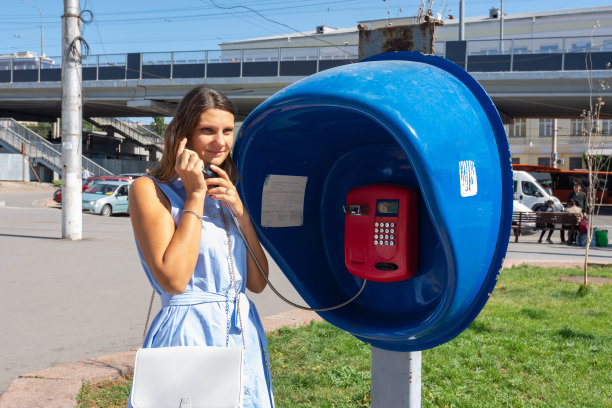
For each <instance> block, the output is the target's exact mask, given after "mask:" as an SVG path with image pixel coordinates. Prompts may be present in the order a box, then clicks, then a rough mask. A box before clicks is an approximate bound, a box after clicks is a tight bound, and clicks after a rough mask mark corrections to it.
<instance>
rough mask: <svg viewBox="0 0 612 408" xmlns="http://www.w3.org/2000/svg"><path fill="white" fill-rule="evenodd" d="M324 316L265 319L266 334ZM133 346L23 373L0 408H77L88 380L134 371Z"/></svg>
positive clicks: (301, 312) (3, 397) (302, 314)
mask: <svg viewBox="0 0 612 408" xmlns="http://www.w3.org/2000/svg"><path fill="white" fill-rule="evenodd" d="M312 321H317V322H321V321H323V319H322V318H321V317H320V316H319V315H317V314H316V313H314V312H308V311H304V310H299V309H295V310H290V311H288V312H284V313H279V314H275V315H272V316H267V317H264V318H262V319H261V322H262V324H263V327H264V331H265V332H266V333H269V332H273V331H275V330H278V329H280V328H282V327H300V326H303V325H306V324H308V323H310V322H312ZM136 350H137V349H132V350H128V351H123V352H119V353H114V354H107V355H104V356H101V357H95V358H90V359H86V360H82V361H77V362H74V363H68V364H63V365H59V366H55V367H50V368H45V369H43V370H39V371H34V372H31V373H26V374H23V375H20V376H19V377H18V378H16V379H15V380H13V381H12V382H11V383H10V384H9V386H8V388H7V389H6V390H5V391H4V393H3V394H2V395H0V408H15V407H19V408H74V407H76V397H77V395H78V393H79V391H80V389H81V386H82V385H83V382H84V381H87V382H89V383H93V384H95V383H99V382H101V381H105V380H110V379H112V378H113V377H119V376H125V375H129V374H131V373H133V372H134V358H135V356H136Z"/></svg>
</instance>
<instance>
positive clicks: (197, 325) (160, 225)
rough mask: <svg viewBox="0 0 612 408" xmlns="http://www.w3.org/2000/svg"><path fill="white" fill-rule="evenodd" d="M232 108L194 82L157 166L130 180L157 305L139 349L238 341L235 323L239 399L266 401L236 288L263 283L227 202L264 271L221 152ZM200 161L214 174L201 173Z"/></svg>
mask: <svg viewBox="0 0 612 408" xmlns="http://www.w3.org/2000/svg"><path fill="white" fill-rule="evenodd" d="M234 114H235V110H234V106H233V105H232V103H231V102H230V100H229V99H228V98H227V97H226V96H225V95H224V94H222V93H221V92H218V91H215V90H212V89H209V88H205V87H203V86H199V87H196V88H194V89H192V90H191V91H190V92H189V93H187V95H185V97H184V98H183V100H182V101H181V102H180V104H179V105H178V108H177V110H176V113H175V115H174V118H173V119H172V121H171V122H170V124H169V125H168V128H167V130H166V132H165V135H164V138H165V147H164V151H163V154H162V158H161V160H160V162H159V164H158V165H157V167H155V169H153V170H152V171H151V176H150V177H141V178H139V179H137V180H135V181H134V182H133V183H132V185H131V187H130V192H129V206H130V214H131V220H132V226H133V229H134V236H135V238H136V246H137V249H138V253H139V256H140V258H141V261H142V265H143V268H144V270H145V273H146V274H147V277H148V279H149V281H150V283H151V285H152V286H153V288H154V290H155V291H156V292H157V293H159V295H160V297H161V302H162V308H161V310H160V312H159V313H158V314H157V316H156V317H155V319H154V320H153V321H152V323H151V328H150V329H149V331H148V333H147V336H146V338H145V342H144V345H143V347H169V346H181V345H207V346H228V345H229V346H234V345H238V346H242V342H243V336H242V335H241V330H243V331H244V342H245V351H244V358H243V361H244V364H243V384H244V390H243V405H244V406H245V407H273V406H274V400H273V395H272V386H271V381H270V373H269V364H268V357H267V345H266V341H265V335H264V332H263V328H262V325H261V321H260V320H259V316H258V314H257V310H256V309H255V306H254V305H253V303H252V302H251V301H250V300H249V299H248V298H247V297H246V295H245V293H244V292H245V288H248V289H249V290H250V291H252V292H255V293H259V292H261V291H262V290H263V289H264V288H265V286H266V281H265V279H264V278H263V276H262V275H261V273H260V271H259V270H258V268H257V265H256V263H255V261H254V260H253V259H252V257H251V256H250V255H247V252H246V248H245V245H244V243H243V241H242V238H241V237H240V235H239V232H238V229H237V226H236V225H235V224H234V223H233V221H232V216H231V214H230V212H229V211H228V209H227V207H230V208H231V210H232V212H233V213H234V214H235V216H236V217H237V220H238V223H239V225H240V228H241V229H242V231H243V234H244V236H245V239H246V240H247V241H248V243H249V245H250V247H251V248H252V250H253V252H254V255H255V257H256V258H257V261H258V263H259V265H260V266H261V267H262V269H263V271H264V273H266V275H267V273H268V263H267V260H266V256H265V254H264V252H263V249H262V247H261V244H260V243H259V240H258V238H257V235H256V233H255V230H254V228H253V224H252V223H251V219H250V216H249V214H248V212H247V211H246V209H245V207H244V206H243V204H242V201H241V200H240V197H239V195H238V192H237V191H236V187H235V184H236V183H237V180H238V174H237V169H236V165H235V164H234V162H233V160H232V158H231V157H230V151H231V148H232V145H233V142H234ZM205 164H210V165H211V166H210V168H211V170H212V171H214V172H215V173H216V174H217V177H213V178H208V179H205V178H204V175H203V172H202V170H203V169H204V166H205ZM228 237H229V241H230V245H228V244H227V239H228ZM230 256H231V259H230ZM230 261H231V262H233V264H234V270H235V274H234V276H235V282H236V284H237V290H238V293H239V295H238V297H237V298H236V296H235V289H234V282H233V281H232V276H231V272H230V269H231V266H230ZM238 310H239V312H238ZM238 313H239V314H240V316H238ZM241 325H242V327H240V326H241Z"/></svg>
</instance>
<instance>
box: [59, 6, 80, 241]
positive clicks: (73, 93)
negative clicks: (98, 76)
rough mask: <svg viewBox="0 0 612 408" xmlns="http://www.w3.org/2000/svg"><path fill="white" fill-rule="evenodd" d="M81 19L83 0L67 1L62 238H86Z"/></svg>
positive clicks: (64, 45)
mask: <svg viewBox="0 0 612 408" xmlns="http://www.w3.org/2000/svg"><path fill="white" fill-rule="evenodd" d="M80 37H81V18H80V15H79V0H64V15H63V16H62V161H63V163H62V189H63V192H62V238H63V239H70V240H73V241H74V240H80V239H82V238H83V213H82V208H83V207H82V194H81V185H82V181H81V177H82V172H81V169H82V157H81V148H82V147H81V146H82V143H81V138H82V130H81V126H82V120H83V99H82V95H81V94H82V85H81V83H82V82H81V55H80V54H81V41H80Z"/></svg>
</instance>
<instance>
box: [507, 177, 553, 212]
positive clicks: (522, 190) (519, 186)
mask: <svg viewBox="0 0 612 408" xmlns="http://www.w3.org/2000/svg"><path fill="white" fill-rule="evenodd" d="M512 178H513V180H514V199H515V200H517V201H518V202H520V203H521V204H524V205H526V206H527V207H529V208H531V209H532V210H533V208H534V207H535V205H536V204H540V203H545V202H546V201H548V200H553V202H554V203H555V207H556V209H555V210H559V211H563V206H562V205H561V202H560V201H559V199H558V198H557V197H555V196H551V195H550V194H548V192H547V191H546V190H545V189H544V187H542V186H541V185H540V183H538V181H537V180H536V179H535V178H534V177H533V176H532V175H531V174H529V173H527V172H526V171H514V170H513V171H512Z"/></svg>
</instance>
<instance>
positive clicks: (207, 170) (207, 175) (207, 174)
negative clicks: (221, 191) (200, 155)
mask: <svg viewBox="0 0 612 408" xmlns="http://www.w3.org/2000/svg"><path fill="white" fill-rule="evenodd" d="M202 173H203V174H204V180H206V179H209V178H214V177H219V175H218V174H217V173H215V172H214V171H212V170H211V169H210V163H204V168H203V169H202ZM214 187H218V186H212V185H211V186H208V188H214Z"/></svg>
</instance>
